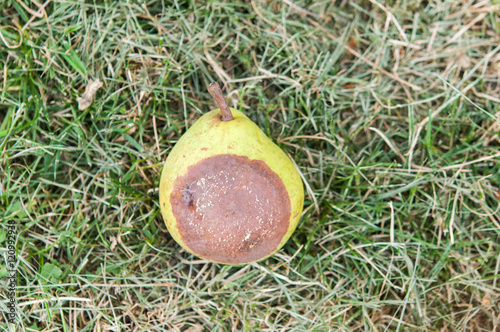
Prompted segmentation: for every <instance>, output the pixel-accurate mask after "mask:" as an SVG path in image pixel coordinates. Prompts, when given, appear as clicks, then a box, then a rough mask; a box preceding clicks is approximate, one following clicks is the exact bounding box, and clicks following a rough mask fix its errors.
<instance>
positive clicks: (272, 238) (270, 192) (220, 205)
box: [170, 154, 291, 264]
mask: <svg viewBox="0 0 500 332" xmlns="http://www.w3.org/2000/svg"><path fill="white" fill-rule="evenodd" d="M170 203H171V205H172V212H173V214H174V217H175V218H176V220H177V226H178V229H179V232H180V235H181V237H182V240H183V241H184V243H185V244H186V245H187V246H188V247H189V248H190V249H191V250H192V251H193V252H194V253H195V254H197V255H199V256H202V257H204V258H206V259H209V260H213V261H216V262H220V263H228V264H243V263H248V262H252V261H255V260H258V259H260V258H262V257H265V256H267V255H269V254H271V253H272V252H273V251H274V250H275V249H276V248H277V247H278V246H279V244H280V242H281V240H282V239H283V237H284V236H285V234H286V232H287V231H288V227H289V223H290V215H291V205H290V198H289V195H288V192H287V191H286V187H285V185H284V183H283V181H282V180H281V178H280V177H279V176H278V175H277V174H276V173H275V172H273V171H272V170H271V169H270V168H269V166H267V164H266V163H264V162H263V161H261V160H251V159H249V158H248V157H245V156H236V155H231V154H224V155H215V156H213V157H210V158H207V159H204V160H202V161H200V162H199V163H197V164H195V165H193V166H190V167H189V168H188V171H187V173H186V175H184V176H182V177H179V178H177V179H176V180H175V182H174V185H173V191H172V194H171V195H170Z"/></svg>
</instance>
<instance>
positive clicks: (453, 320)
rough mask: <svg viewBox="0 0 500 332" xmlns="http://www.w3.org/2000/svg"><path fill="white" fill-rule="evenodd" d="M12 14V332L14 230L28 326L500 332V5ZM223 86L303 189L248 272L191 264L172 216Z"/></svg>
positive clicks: (0, 188)
mask: <svg viewBox="0 0 500 332" xmlns="http://www.w3.org/2000/svg"><path fill="white" fill-rule="evenodd" d="M0 13H1V16H0V34H1V38H0V220H1V221H0V222H1V225H0V226H1V227H0V250H1V253H2V256H1V260H0V277H1V280H2V293H1V301H0V308H1V310H2V314H1V315H0V325H1V326H2V331H16V328H15V327H14V325H11V326H10V327H9V326H8V325H7V318H8V317H7V310H8V309H7V304H8V302H9V298H8V297H7V295H6V292H4V290H5V289H6V288H5V287H6V285H7V275H8V273H9V272H8V271H7V259H8V251H7V238H6V235H7V225H8V224H7V221H8V220H14V221H15V222H16V224H17V228H16V232H17V235H18V237H17V262H18V265H17V289H16V301H17V302H16V305H17V308H16V310H17V317H16V324H17V331H68V332H69V331H182V332H201V331H378V332H381V331H488V332H491V331H500V205H499V200H500V191H499V185H500V1H499V0H485V1H473V0H468V1H466V0H463V1H462V0H436V1H423V0H384V1H382V0H359V1H347V0H339V1H331V0H324V1H322V0H320V1H305V0H283V1H278V0H269V1H264V0H250V1H240V0H233V1H225V0H224V1H222V0H213V1H206V2H205V1H192V0H191V1H180V0H179V1H167V0H141V1H133V0H129V1H112V0H103V1H101V0H81V1H67V0H48V1H35V0H2V1H0ZM97 80H99V81H100V82H102V86H101V87H100V88H98V89H97V90H96V91H97V92H96V94H95V98H94V100H93V102H92V103H91V105H90V106H89V107H88V108H86V109H84V110H80V109H79V100H80V98H81V97H82V95H83V94H84V92H85V89H86V87H87V86H88V85H89V83H91V81H97ZM212 81H218V82H220V84H221V86H223V87H224V93H225V94H226V96H227V97H228V100H229V103H230V104H231V106H234V107H235V108H237V109H239V110H241V111H243V112H244V113H245V114H246V115H248V116H249V117H250V118H251V119H252V120H253V121H254V122H255V123H257V125H258V126H259V127H260V128H262V129H263V130H264V132H265V133H266V134H267V135H268V136H269V137H270V138H271V139H272V140H273V141H274V142H276V143H277V144H278V145H279V146H280V147H281V148H282V149H283V150H284V151H286V152H287V153H288V154H289V155H290V156H292V158H293V160H294V161H295V163H296V164H297V166H298V168H299V170H300V172H301V175H302V176H303V180H304V185H305V186H304V187H305V189H306V193H305V204H304V212H303V215H302V218H301V220H300V223H299V226H298V228H297V230H296V232H295V233H294V234H293V235H292V237H291V238H290V240H289V241H288V243H287V244H286V245H285V246H284V247H283V249H282V250H280V251H279V252H278V253H277V254H276V255H274V256H273V257H271V258H269V259H266V260H264V261H261V262H259V263H254V264H251V265H247V266H239V267H231V266H224V265H218V264H212V263H207V262H205V261H201V260H200V259H198V258H196V257H195V256H192V255H190V254H188V253H187V252H185V251H184V250H182V248H181V247H180V246H179V245H178V244H177V243H176V242H175V241H174V240H173V239H172V237H171V236H170V235H169V233H168V231H167V230H166V227H165V223H164V222H163V219H162V216H161V214H160V209H159V202H158V184H159V180H160V174H161V170H162V165H163V162H164V161H165V159H166V157H167V156H168V154H169V151H170V150H171V149H172V147H173V146H174V144H175V142H176V141H177V140H178V139H179V137H180V136H181V135H182V134H183V133H184V132H186V130H187V129H188V128H189V127H190V126H191V125H192V124H193V123H194V122H195V121H196V120H197V119H198V118H199V117H200V116H201V115H202V114H203V113H206V112H208V111H209V110H210V109H214V108H216V104H215V102H214V101H213V99H212V97H211V96H210V95H209V93H208V91H207V86H208V85H209V84H210V82H212ZM89 104H90V103H89Z"/></svg>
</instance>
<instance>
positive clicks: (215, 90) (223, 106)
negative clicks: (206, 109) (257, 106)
mask: <svg viewBox="0 0 500 332" xmlns="http://www.w3.org/2000/svg"><path fill="white" fill-rule="evenodd" d="M208 92H210V94H211V95H212V97H214V99H215V101H216V102H217V105H219V108H220V112H221V114H222V116H221V120H222V121H231V120H234V117H233V113H231V110H230V109H229V106H227V102H226V98H224V95H223V94H222V90H221V89H220V86H219V84H218V83H217V82H212V83H211V84H210V85H209V86H208Z"/></svg>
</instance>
